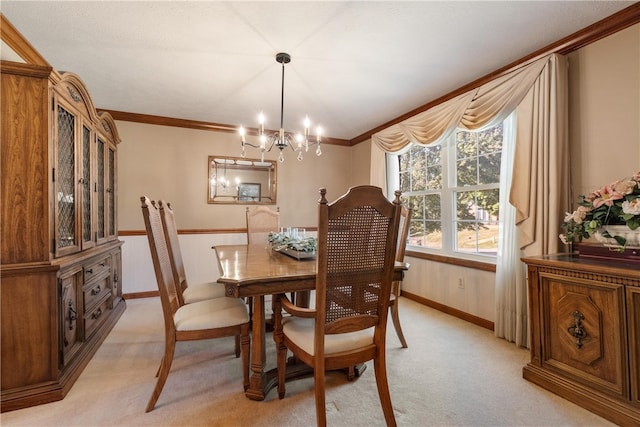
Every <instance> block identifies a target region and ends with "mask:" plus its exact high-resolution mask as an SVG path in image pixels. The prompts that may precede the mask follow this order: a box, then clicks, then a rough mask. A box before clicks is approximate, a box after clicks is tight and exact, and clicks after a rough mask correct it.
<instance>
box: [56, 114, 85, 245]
mask: <svg viewBox="0 0 640 427" xmlns="http://www.w3.org/2000/svg"><path fill="white" fill-rule="evenodd" d="M56 110H57V111H56V127H57V144H56V166H55V171H54V174H53V179H54V184H55V185H54V189H55V205H54V209H55V210H56V215H55V218H56V222H55V253H56V256H60V255H65V254H68V253H73V252H77V251H78V250H79V246H80V242H79V238H78V207H77V200H78V198H77V187H76V146H75V135H76V126H77V125H78V118H77V117H76V116H75V115H74V114H72V113H71V112H69V111H68V110H67V109H65V108H64V107H63V106H62V105H59V104H58V105H57V109H56Z"/></svg>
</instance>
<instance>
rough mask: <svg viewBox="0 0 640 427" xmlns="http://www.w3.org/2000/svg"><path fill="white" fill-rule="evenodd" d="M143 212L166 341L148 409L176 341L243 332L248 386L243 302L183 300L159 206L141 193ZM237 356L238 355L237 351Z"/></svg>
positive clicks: (166, 372) (157, 394) (246, 374)
mask: <svg viewBox="0 0 640 427" xmlns="http://www.w3.org/2000/svg"><path fill="white" fill-rule="evenodd" d="M140 201H141V202H142V216H143V217H144V223H145V229H146V233H147V238H148V240H149V248H150V250H151V259H152V260H153V268H154V271H155V276H156V282H157V285H158V291H159V293H160V302H161V305H162V314H163V317H164V329H165V345H164V354H163V356H162V360H161V361H160V368H159V370H158V373H157V374H156V376H157V377H158V380H157V382H156V386H155V388H154V390H153V393H152V394H151V398H150V399H149V403H148V404H147V408H146V412H149V411H151V410H153V408H154V407H155V404H156V402H157V401H158V398H159V397H160V393H162V389H163V388H164V384H165V382H166V380H167V377H168V375H169V371H170V370H171V363H172V362H173V356H174V353H175V348H176V342H178V341H193V340H204V339H212V338H222V337H229V336H238V335H239V336H240V344H241V345H240V347H241V356H242V376H243V386H244V389H245V390H246V389H247V388H248V387H249V350H250V347H249V346H250V344H249V313H248V310H247V306H246V304H245V303H244V302H242V301H241V300H239V299H236V298H213V299H208V300H203V301H199V302H194V303H192V304H184V305H181V304H180V300H179V299H178V292H177V287H176V285H175V282H174V275H173V272H172V269H171V263H170V261H169V249H168V247H167V243H166V240H165V236H164V231H163V227H162V219H161V218H160V212H159V208H158V206H157V205H156V203H155V202H152V201H150V200H149V198H148V197H146V196H142V197H141V198H140ZM236 357H238V356H237V355H236Z"/></svg>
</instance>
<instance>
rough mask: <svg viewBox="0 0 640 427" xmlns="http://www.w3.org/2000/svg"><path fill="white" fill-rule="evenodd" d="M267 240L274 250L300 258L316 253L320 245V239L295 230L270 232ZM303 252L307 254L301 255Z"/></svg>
mask: <svg viewBox="0 0 640 427" xmlns="http://www.w3.org/2000/svg"><path fill="white" fill-rule="evenodd" d="M267 240H268V241H269V244H270V245H271V248H272V249H273V250H274V251H278V252H283V253H286V254H287V255H291V256H294V257H296V258H298V259H300V258H306V257H308V256H310V255H315V253H316V249H317V247H318V239H316V238H315V237H306V236H305V235H304V233H303V234H302V236H301V235H300V234H299V233H298V231H297V230H296V231H295V232H288V231H287V232H280V233H275V232H271V233H269V235H268V237H267ZM301 253H303V254H306V255H305V256H301Z"/></svg>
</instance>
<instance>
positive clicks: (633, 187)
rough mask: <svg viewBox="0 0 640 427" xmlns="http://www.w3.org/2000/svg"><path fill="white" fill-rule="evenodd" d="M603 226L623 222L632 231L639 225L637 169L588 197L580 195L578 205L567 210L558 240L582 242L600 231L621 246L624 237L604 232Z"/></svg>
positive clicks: (624, 243)
mask: <svg viewBox="0 0 640 427" xmlns="http://www.w3.org/2000/svg"><path fill="white" fill-rule="evenodd" d="M606 225H626V226H627V227H629V229H631V230H635V229H637V228H638V227H640V171H639V172H637V173H636V174H634V175H633V176H632V177H631V178H624V179H621V180H618V181H616V182H613V183H611V184H609V185H605V186H604V187H602V188H600V189H599V190H596V191H594V192H592V193H591V194H589V195H587V196H580V197H579V199H578V207H577V208H576V210H575V211H573V212H567V213H566V214H565V217H564V222H563V223H562V229H563V233H562V234H560V236H559V237H560V240H561V241H562V243H564V244H569V243H572V242H581V241H582V240H583V239H588V238H589V237H591V235H592V234H593V233H595V232H596V231H599V232H601V233H602V235H603V236H604V237H611V238H613V239H615V240H616V242H618V243H619V244H620V246H621V247H622V248H624V246H625V245H626V243H627V242H626V239H625V238H624V237H622V236H617V235H613V236H612V235H610V234H609V233H608V232H607V231H603V230H602V228H603V226H606Z"/></svg>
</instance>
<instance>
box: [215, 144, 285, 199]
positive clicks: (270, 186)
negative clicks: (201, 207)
mask: <svg viewBox="0 0 640 427" xmlns="http://www.w3.org/2000/svg"><path fill="white" fill-rule="evenodd" d="M276 171H277V166H276V162H275V161H270V160H265V161H264V162H262V161H260V160H259V159H245V158H237V157H223V156H209V193H208V196H207V202H208V203H226V204H263V205H265V204H275V203H276Z"/></svg>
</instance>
